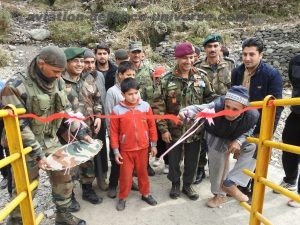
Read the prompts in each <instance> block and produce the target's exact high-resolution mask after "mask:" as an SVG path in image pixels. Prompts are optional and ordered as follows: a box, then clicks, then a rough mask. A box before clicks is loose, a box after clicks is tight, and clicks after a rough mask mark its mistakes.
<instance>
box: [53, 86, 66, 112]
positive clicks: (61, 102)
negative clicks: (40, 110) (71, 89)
mask: <svg viewBox="0 0 300 225" xmlns="http://www.w3.org/2000/svg"><path fill="white" fill-rule="evenodd" d="M66 105H67V97H66V95H65V93H64V92H63V91H60V92H57V93H55V111H56V112H61V111H64V110H65V108H66Z"/></svg>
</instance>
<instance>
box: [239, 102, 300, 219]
mask: <svg viewBox="0 0 300 225" xmlns="http://www.w3.org/2000/svg"><path fill="white" fill-rule="evenodd" d="M285 105H300V98H290V99H277V100H275V99H274V98H273V97H272V96H267V97H265V99H264V100H263V101H260V102H252V103H251V106H261V107H262V118H261V125H260V134H259V138H250V137H249V138H248V139H247V140H248V141H249V142H253V143H256V144H257V145H258V148H257V149H258V150H257V160H256V170H255V173H252V172H251V171H249V170H244V173H246V174H247V175H249V176H250V177H252V178H253V180H254V189H253V195H252V205H251V206H250V205H249V204H247V203H246V202H243V203H241V205H242V206H243V207H244V208H245V209H247V210H248V211H249V212H250V222H249V224H250V225H258V224H261V223H263V224H268V225H269V224H272V223H271V222H270V221H269V220H268V219H266V218H265V217H264V216H263V215H262V210H263V204H264V196H265V188H266V186H267V187H269V188H271V189H274V190H276V191H278V192H280V193H281V194H283V195H285V196H287V197H289V198H291V199H293V200H295V201H297V202H300V195H298V194H296V193H294V192H291V191H289V190H287V189H284V188H282V187H280V186H279V185H277V184H275V183H273V182H271V181H269V180H267V179H266V177H267V173H268V166H269V159H270V156H271V151H272V148H278V149H281V150H283V151H288V152H292V153H296V154H300V147H299V146H293V145H288V144H284V143H278V142H274V141H272V136H273V128H274V120H275V112H276V106H285Z"/></svg>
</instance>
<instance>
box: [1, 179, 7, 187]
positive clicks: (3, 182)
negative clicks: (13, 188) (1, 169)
mask: <svg viewBox="0 0 300 225" xmlns="http://www.w3.org/2000/svg"><path fill="white" fill-rule="evenodd" d="M7 184H8V180H7V178H6V177H4V178H3V179H2V180H1V182H0V188H1V189H5V188H7Z"/></svg>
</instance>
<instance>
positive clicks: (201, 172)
mask: <svg viewBox="0 0 300 225" xmlns="http://www.w3.org/2000/svg"><path fill="white" fill-rule="evenodd" d="M205 177H206V175H205V170H204V167H198V169H197V174H196V178H195V181H194V184H200V183H201V182H202V180H203V179H204V178H205Z"/></svg>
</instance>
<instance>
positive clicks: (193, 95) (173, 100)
mask: <svg viewBox="0 0 300 225" xmlns="http://www.w3.org/2000/svg"><path fill="white" fill-rule="evenodd" d="M214 97H215V95H214V92H213V89H212V87H211V84H210V83H209V81H208V79H207V77H206V75H205V71H202V70H199V69H197V68H195V67H193V68H192V70H191V71H190V75H189V78H188V79H185V78H182V76H181V74H180V70H179V69H178V68H177V67H176V68H175V69H174V70H173V71H171V72H169V73H167V74H166V75H164V76H163V77H161V78H160V79H159V82H158V84H157V87H156V88H155V94H154V100H153V104H152V108H153V112H154V113H155V114H161V115H163V114H174V115H177V114H178V113H179V111H180V109H181V108H184V107H187V106H190V105H194V104H202V103H207V102H210V101H212V100H213V99H214ZM157 126H158V129H159V131H160V132H161V133H162V134H163V133H165V132H167V131H169V132H170V133H171V135H172V139H173V141H176V140H178V139H179V138H180V137H181V136H182V134H183V133H184V132H185V131H186V130H187V129H188V126H189V125H186V124H184V125H176V124H174V122H172V121H169V120H158V121H157ZM199 134H200V131H198V132H196V133H195V134H194V135H192V136H191V137H189V138H188V139H187V140H186V142H187V143H190V142H193V141H195V140H199V139H200V135H199Z"/></svg>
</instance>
